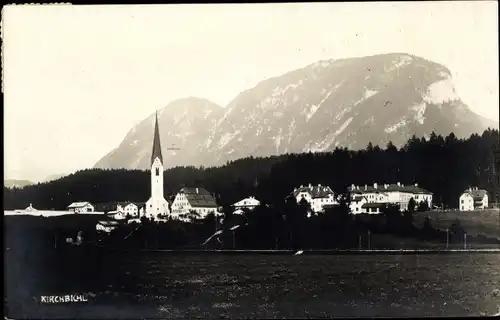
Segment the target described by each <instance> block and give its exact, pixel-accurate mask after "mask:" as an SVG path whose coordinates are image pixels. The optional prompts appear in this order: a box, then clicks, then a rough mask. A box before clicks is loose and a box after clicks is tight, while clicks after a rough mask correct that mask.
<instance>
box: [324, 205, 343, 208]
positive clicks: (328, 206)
mask: <svg viewBox="0 0 500 320" xmlns="http://www.w3.org/2000/svg"><path fill="white" fill-rule="evenodd" d="M339 206H340V204H325V205H323V209H331V208H337V207H339Z"/></svg>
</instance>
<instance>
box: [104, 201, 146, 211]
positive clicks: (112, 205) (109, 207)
mask: <svg viewBox="0 0 500 320" xmlns="http://www.w3.org/2000/svg"><path fill="white" fill-rule="evenodd" d="M130 203H133V204H135V205H136V206H137V207H139V208H141V207H142V206H143V205H144V203H145V202H135V201H111V202H104V203H97V204H96V205H95V206H94V210H95V211H103V212H108V211H114V210H116V207H117V205H118V204H120V205H122V206H124V207H125V206H127V205H128V204H130Z"/></svg>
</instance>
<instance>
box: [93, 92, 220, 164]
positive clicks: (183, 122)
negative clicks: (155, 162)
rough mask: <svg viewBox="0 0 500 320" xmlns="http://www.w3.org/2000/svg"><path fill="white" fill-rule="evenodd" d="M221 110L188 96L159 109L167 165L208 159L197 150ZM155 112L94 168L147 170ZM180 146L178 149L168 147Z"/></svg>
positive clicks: (210, 130)
mask: <svg viewBox="0 0 500 320" xmlns="http://www.w3.org/2000/svg"><path fill="white" fill-rule="evenodd" d="M223 112H224V109H223V108H222V107H221V106H219V105H217V104H215V103H213V102H210V101H208V100H205V99H199V98H195V97H189V98H185V99H179V100H176V101H174V102H172V103H170V104H169V105H167V106H166V107H165V108H163V109H161V110H159V111H158V124H159V127H160V140H161V143H162V149H163V150H162V154H163V158H164V161H165V165H166V166H167V167H175V166H182V165H186V163H188V164H191V163H193V162H194V163H196V164H198V165H201V164H203V163H205V162H207V161H208V158H204V157H203V155H201V154H200V153H199V150H200V149H201V147H202V146H201V144H202V143H204V141H205V139H206V137H207V136H209V135H212V134H213V133H212V131H213V130H214V128H215V124H216V122H217V120H218V119H220V117H221V116H222V115H223ZM154 123H155V113H153V114H151V115H150V116H148V117H147V118H146V119H144V120H143V121H141V122H140V123H139V124H138V125H137V126H135V127H134V128H132V129H131V130H130V131H129V132H128V134H127V135H126V137H125V139H124V140H123V141H122V143H121V144H120V145H119V146H118V148H116V149H114V150H112V151H111V152H110V153H108V154H107V155H106V156H105V157H103V158H102V159H101V160H99V162H97V164H96V165H95V166H94V167H95V168H102V169H106V168H125V169H146V168H149V166H150V161H151V152H152V146H153V132H154ZM168 148H172V149H173V148H179V149H180V150H168ZM193 159H196V161H193Z"/></svg>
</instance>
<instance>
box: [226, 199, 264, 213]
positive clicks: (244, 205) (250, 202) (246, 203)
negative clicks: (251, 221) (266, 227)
mask: <svg viewBox="0 0 500 320" xmlns="http://www.w3.org/2000/svg"><path fill="white" fill-rule="evenodd" d="M259 205H260V201H259V200H257V199H255V198H254V197H248V198H245V199H243V200H240V201H238V202H236V203H234V204H233V205H232V207H233V208H234V209H235V210H238V209H248V210H253V209H255V208H256V207H258V206H259Z"/></svg>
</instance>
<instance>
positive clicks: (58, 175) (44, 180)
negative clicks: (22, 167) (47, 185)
mask: <svg viewBox="0 0 500 320" xmlns="http://www.w3.org/2000/svg"><path fill="white" fill-rule="evenodd" d="M65 176H67V174H65V173H60V174H51V175H49V176H47V177H45V179H43V180H42V181H40V182H49V181H54V180H57V179H60V178H62V177H65Z"/></svg>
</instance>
